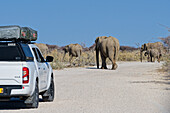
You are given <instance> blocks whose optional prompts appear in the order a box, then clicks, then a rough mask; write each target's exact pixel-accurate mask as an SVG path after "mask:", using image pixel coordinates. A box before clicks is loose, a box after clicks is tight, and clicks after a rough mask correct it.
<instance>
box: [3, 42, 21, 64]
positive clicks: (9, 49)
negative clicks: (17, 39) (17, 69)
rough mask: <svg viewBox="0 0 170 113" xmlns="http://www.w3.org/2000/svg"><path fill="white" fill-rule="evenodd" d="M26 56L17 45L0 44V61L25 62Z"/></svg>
mask: <svg viewBox="0 0 170 113" xmlns="http://www.w3.org/2000/svg"><path fill="white" fill-rule="evenodd" d="M23 60H24V55H23V52H22V50H21V48H20V47H19V45H18V44H16V43H0V61H23Z"/></svg>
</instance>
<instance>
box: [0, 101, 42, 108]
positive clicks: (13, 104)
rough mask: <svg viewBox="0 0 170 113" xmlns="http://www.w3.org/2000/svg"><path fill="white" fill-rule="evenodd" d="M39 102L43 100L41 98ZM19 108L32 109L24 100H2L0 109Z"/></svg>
mask: <svg viewBox="0 0 170 113" xmlns="http://www.w3.org/2000/svg"><path fill="white" fill-rule="evenodd" d="M39 102H43V100H42V99H39ZM11 109H12V110H19V109H30V108H28V107H27V106H26V105H25V104H24V101H8V102H0V110H11Z"/></svg>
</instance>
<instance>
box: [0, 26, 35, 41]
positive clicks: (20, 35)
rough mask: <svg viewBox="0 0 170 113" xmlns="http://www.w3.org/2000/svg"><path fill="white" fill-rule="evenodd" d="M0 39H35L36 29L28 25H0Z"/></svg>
mask: <svg viewBox="0 0 170 113" xmlns="http://www.w3.org/2000/svg"><path fill="white" fill-rule="evenodd" d="M0 40H1V41H10V40H23V41H36V40H37V31H35V30H33V29H31V28H29V27H20V26H0Z"/></svg>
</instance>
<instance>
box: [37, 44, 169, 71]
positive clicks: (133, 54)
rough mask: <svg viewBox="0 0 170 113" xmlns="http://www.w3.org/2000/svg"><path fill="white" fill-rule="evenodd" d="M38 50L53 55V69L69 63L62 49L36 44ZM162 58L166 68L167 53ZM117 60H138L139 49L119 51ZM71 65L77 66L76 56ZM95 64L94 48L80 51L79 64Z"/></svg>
mask: <svg viewBox="0 0 170 113" xmlns="http://www.w3.org/2000/svg"><path fill="white" fill-rule="evenodd" d="M36 45H37V46H38V47H39V48H40V50H41V51H42V54H43V56H44V57H46V56H48V55H49V56H53V57H54V61H53V62H52V63H51V66H52V68H53V69H63V68H66V67H70V63H69V58H70V57H69V55H68V53H67V54H66V55H65V58H64V60H63V56H64V51H62V50H61V49H60V50H57V49H54V50H50V51H49V49H48V47H47V46H46V45H45V44H36ZM143 60H144V61H146V60H147V57H145V56H144V55H143ZM162 60H164V61H167V62H166V63H165V66H164V67H163V68H164V69H165V70H168V67H169V66H170V65H169V62H170V58H169V57H167V55H166V56H165V55H164V56H163V57H162ZM99 61H100V64H101V58H100V57H99ZM118 61H139V62H140V50H133V51H126V50H124V51H120V52H119V57H118ZM106 62H107V64H111V62H110V60H109V59H107V61H106ZM71 65H72V66H78V58H74V57H73V59H72V63H71ZM94 65H96V53H95V51H94V50H88V51H85V52H82V55H81V58H80V66H94Z"/></svg>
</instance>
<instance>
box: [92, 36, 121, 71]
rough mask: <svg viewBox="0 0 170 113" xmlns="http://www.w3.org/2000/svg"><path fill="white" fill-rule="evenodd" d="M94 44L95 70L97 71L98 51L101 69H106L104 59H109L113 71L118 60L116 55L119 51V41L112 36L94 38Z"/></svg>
mask: <svg viewBox="0 0 170 113" xmlns="http://www.w3.org/2000/svg"><path fill="white" fill-rule="evenodd" d="M95 44H96V47H95V50H96V63H97V68H98V69H99V51H100V56H101V59H102V67H101V69H107V66H106V58H109V59H110V61H111V62H112V70H115V69H116V68H117V67H118V65H117V64H116V60H117V58H118V53H119V49H120V45H119V40H118V39H116V38H114V37H112V36H109V37H106V36H101V37H97V38H96V40H95Z"/></svg>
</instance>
